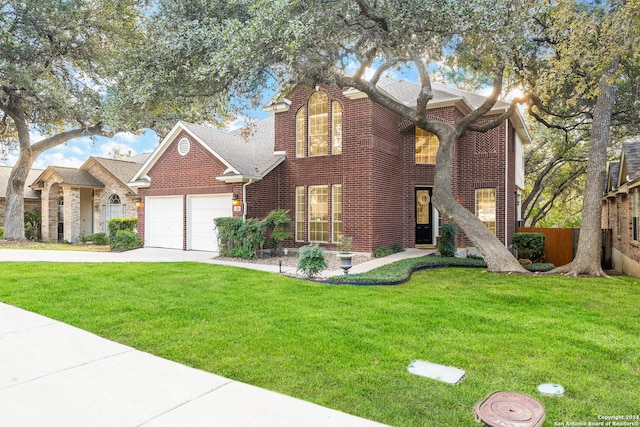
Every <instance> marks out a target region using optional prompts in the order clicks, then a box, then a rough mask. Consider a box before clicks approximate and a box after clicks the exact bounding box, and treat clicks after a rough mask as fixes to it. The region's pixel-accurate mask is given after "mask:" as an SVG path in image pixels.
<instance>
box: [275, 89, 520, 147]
mask: <svg viewBox="0 0 640 427" xmlns="http://www.w3.org/2000/svg"><path fill="white" fill-rule="evenodd" d="M376 87H377V88H378V89H379V90H380V91H381V92H382V93H383V94H384V95H386V96H387V97H389V98H391V99H393V100H395V101H396V102H399V103H401V104H404V105H406V106H408V107H411V108H415V107H416V101H417V99H418V95H419V94H420V89H421V87H420V85H418V84H416V83H413V82H409V81H406V80H395V79H392V78H390V77H386V76H382V77H380V80H378V83H377V85H376ZM431 90H432V94H433V98H432V99H431V100H430V101H429V103H428V104H427V109H433V108H440V107H448V106H454V107H456V108H457V109H458V110H460V111H461V112H462V113H464V114H467V113H470V112H471V111H473V110H474V109H476V108H478V107H480V106H481V105H482V104H483V103H484V102H485V101H486V99H487V97H486V96H483V95H479V94H476V93H471V92H467V91H465V90H461V89H458V88H454V87H450V86H447V85H445V84H443V83H438V82H432V83H431ZM344 95H345V96H346V97H347V98H349V99H360V98H366V97H367V95H366V94H365V93H364V92H361V91H359V90H357V89H355V88H349V89H347V90H345V91H344ZM290 104H291V101H290V100H288V99H282V98H280V96H279V95H276V97H274V98H272V100H271V101H270V102H269V103H268V104H267V106H266V107H265V108H264V110H265V111H268V112H272V113H278V112H281V111H287V110H288V109H289V106H290ZM509 106H510V103H508V102H505V101H503V100H498V101H496V103H495V104H494V106H493V107H492V109H491V110H490V111H489V113H488V114H500V113H503V112H505V111H506V110H507V109H508V108H509ZM509 120H510V122H511V124H512V125H513V126H514V128H515V129H516V131H517V132H518V135H519V136H520V138H521V140H522V141H523V142H524V143H526V142H529V141H531V136H530V135H529V132H528V131H527V127H526V125H525V122H524V118H523V117H522V113H521V112H520V110H519V109H516V111H515V113H514V114H513V115H512V116H511V117H510V118H509Z"/></svg>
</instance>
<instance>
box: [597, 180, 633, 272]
mask: <svg viewBox="0 0 640 427" xmlns="http://www.w3.org/2000/svg"><path fill="white" fill-rule="evenodd" d="M631 191H633V189H632V190H630V192H629V194H624V193H621V194H616V196H615V198H607V199H606V202H608V204H607V203H605V204H604V210H603V215H602V216H603V220H604V218H605V215H606V217H607V219H606V224H604V225H605V227H604V228H611V230H612V240H613V248H614V249H616V250H618V251H619V252H622V253H623V254H625V255H626V256H627V257H629V258H631V259H632V260H634V261H636V262H640V242H637V241H634V240H633V234H632V233H633V222H632V221H633V218H632V206H631V203H632V199H633V198H632V196H631ZM618 211H619V212H620V215H618Z"/></svg>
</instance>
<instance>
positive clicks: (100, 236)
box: [87, 233, 109, 245]
mask: <svg viewBox="0 0 640 427" xmlns="http://www.w3.org/2000/svg"><path fill="white" fill-rule="evenodd" d="M87 240H90V241H92V242H93V243H94V244H96V245H108V244H109V237H107V234H106V233H96V234H91V235H89V236H87Z"/></svg>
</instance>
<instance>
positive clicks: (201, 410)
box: [0, 251, 382, 427]
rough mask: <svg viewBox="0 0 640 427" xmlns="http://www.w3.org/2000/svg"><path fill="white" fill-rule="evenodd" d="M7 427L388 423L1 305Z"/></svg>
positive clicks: (2, 404)
mask: <svg viewBox="0 0 640 427" xmlns="http://www.w3.org/2000/svg"><path fill="white" fill-rule="evenodd" d="M3 252H5V251H3ZM0 425H2V426H11V427H36V426H37V427H55V426H60V427H75V426H78V427H86V426H92V427H95V426H105V427H114V426H118V427H128V426H131V427H133V426H145V427H159V426H190V427H198V426H278V427H286V426H292V427H293V426H296V427H297V426H345V427H347V426H349V427H351V426H354V427H360V426H362V427H369V426H371V427H373V426H381V425H382V424H378V423H375V422H372V421H368V420H365V419H362V418H357V417H354V416H352V415H348V414H345V413H342V412H338V411H335V410H332V409H328V408H325V407H322V406H318V405H315V404H312V403H309V402H305V401H302V400H298V399H294V398H292V397H288V396H284V395H282V394H278V393H274V392H271V391H267V390H264V389H260V388H258V387H254V386H251V385H248V384H243V383H240V382H237V381H233V380H229V379H227V378H223V377H220V376H218V375H213V374H210V373H207V372H204V371H200V370H197V369H193V368H189V367H187V366H184V365H180V364H178V363H175V362H171V361H169V360H166V359H162V358H160V357H156V356H153V355H151V354H148V353H144V352H141V351H138V350H135V349H133V348H131V347H127V346H124V345H121V344H118V343H115V342H113V341H109V340H106V339H103V338H100V337H98V336H96V335H93V334H91V333H88V332H85V331H82V330H80V329H77V328H74V327H72V326H69V325H66V324H63V323H61V322H57V321H55V320H52V319H49V318H47V317H44V316H40V315H37V314H34V313H31V312H28V311H24V310H21V309H18V308H15V307H12V306H10V305H7V304H3V303H0Z"/></svg>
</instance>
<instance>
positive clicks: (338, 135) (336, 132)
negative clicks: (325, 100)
mask: <svg viewBox="0 0 640 427" xmlns="http://www.w3.org/2000/svg"><path fill="white" fill-rule="evenodd" d="M331 154H342V104H340V103H339V102H338V101H333V102H332V103H331Z"/></svg>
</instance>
